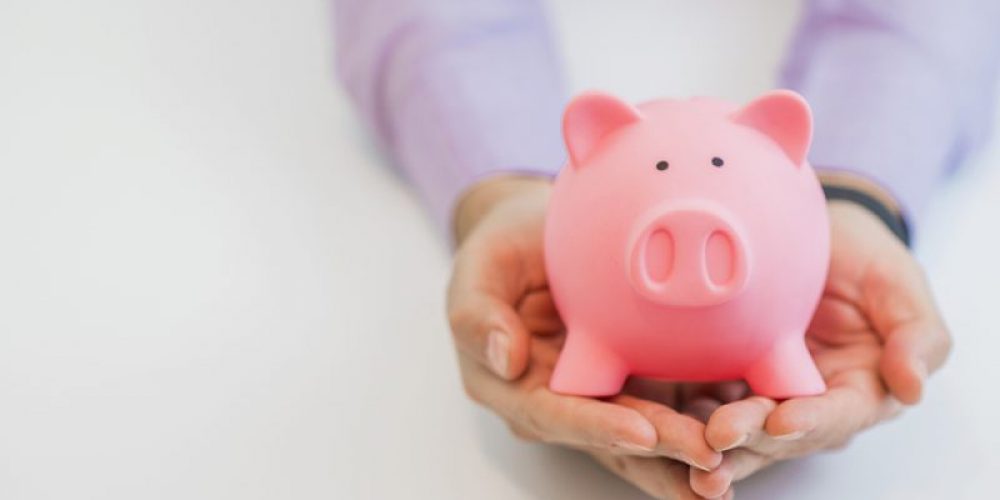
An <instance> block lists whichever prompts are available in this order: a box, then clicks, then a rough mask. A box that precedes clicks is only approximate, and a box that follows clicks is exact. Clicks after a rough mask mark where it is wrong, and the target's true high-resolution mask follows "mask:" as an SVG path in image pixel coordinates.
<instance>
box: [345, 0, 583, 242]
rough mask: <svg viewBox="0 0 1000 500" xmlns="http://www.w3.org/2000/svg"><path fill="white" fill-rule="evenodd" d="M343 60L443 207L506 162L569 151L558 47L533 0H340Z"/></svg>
mask: <svg viewBox="0 0 1000 500" xmlns="http://www.w3.org/2000/svg"><path fill="white" fill-rule="evenodd" d="M335 7H336V15H337V22H338V24H337V51H338V69H339V73H340V75H341V78H342V79H343V81H344V83H345V85H346V87H347V89H348V92H349V93H350V95H351V97H352V99H353V100H354V102H355V104H356V105H357V107H358V109H359V110H360V112H361V114H362V115H363V118H364V119H365V120H366V121H367V122H368V123H369V124H370V125H371V126H372V128H373V129H374V131H375V133H376V135H377V137H378V139H379V142H380V143H381V146H382V147H383V148H385V149H386V150H387V151H388V152H389V153H390V155H391V160H392V162H393V163H394V164H395V165H396V166H397V167H398V168H400V169H401V170H402V171H403V173H404V174H405V175H406V177H407V178H408V179H409V180H410V181H411V182H412V183H413V184H414V186H415V187H416V188H417V190H418V191H419V192H420V194H421V196H422V198H423V199H424V201H425V202H426V203H427V205H428V206H429V208H430V209H431V211H432V213H433V215H434V217H435V219H436V220H437V221H438V222H439V223H440V224H441V225H442V226H443V227H446V228H447V227H450V225H451V222H452V215H451V214H452V211H453V209H454V206H455V204H456V203H457V200H458V199H459V198H460V196H461V195H462V193H463V192H464V191H465V190H466V189H467V188H468V187H469V186H471V185H472V184H473V183H474V182H476V181H477V180H479V179H481V178H484V177H487V176H489V175H490V174H493V173H496V172H502V171H519V172H529V173H541V174H553V173H554V172H555V171H556V170H557V169H558V167H559V166H560V164H561V162H562V160H563V153H562V149H561V144H562V143H561V140H560V138H559V120H560V113H561V108H562V105H563V103H564V100H565V99H564V95H563V90H562V82H561V75H560V71H559V69H558V59H557V57H556V55H555V50H554V47H553V44H552V43H551V40H550V38H549V33H548V28H547V26H546V20H545V16H544V13H543V12H542V10H541V6H540V5H539V4H538V2H536V1H533V0H519V1H508V0H495V1H494V0H491V1H483V2H478V1H477V2H465V1H461V0H447V1H438V2H426V1H417V0H353V1H352V0H336V1H335Z"/></svg>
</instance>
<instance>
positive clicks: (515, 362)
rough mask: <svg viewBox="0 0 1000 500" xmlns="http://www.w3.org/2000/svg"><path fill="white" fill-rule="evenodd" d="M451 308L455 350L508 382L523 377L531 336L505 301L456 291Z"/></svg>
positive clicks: (450, 317)
mask: <svg viewBox="0 0 1000 500" xmlns="http://www.w3.org/2000/svg"><path fill="white" fill-rule="evenodd" d="M452 295H453V296H454V297H455V299H454V300H453V301H450V304H449V306H448V320H449V322H450V323H451V331H452V336H453V337H454V339H455V347H456V348H457V349H458V350H459V352H461V353H462V354H464V355H465V356H468V357H470V358H472V359H474V360H476V361H477V362H478V363H480V364H482V365H484V366H486V367H487V368H489V369H490V371H492V372H493V373H495V374H496V375H497V376H499V377H500V378H503V379H505V380H513V379H516V378H518V377H520V376H521V374H522V373H523V372H524V370H525V368H526V367H527V365H528V350H529V349H530V342H531V337H530V335H529V333H528V331H527V330H526V329H525V327H524V325H523V324H522V322H521V319H520V317H518V315H517V313H516V312H514V309H513V307H512V306H511V305H510V304H507V303H505V302H504V301H502V300H500V299H498V298H495V297H491V296H489V295H487V294H484V293H482V292H476V291H468V292H463V291H454V292H453V294H452Z"/></svg>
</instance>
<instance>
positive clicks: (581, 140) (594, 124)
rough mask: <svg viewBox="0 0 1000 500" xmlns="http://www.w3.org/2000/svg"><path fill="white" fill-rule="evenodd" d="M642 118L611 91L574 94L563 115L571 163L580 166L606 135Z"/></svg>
mask: <svg viewBox="0 0 1000 500" xmlns="http://www.w3.org/2000/svg"><path fill="white" fill-rule="evenodd" d="M640 119H642V118H641V117H640V116H639V110H637V109H635V108H634V107H633V106H632V105H630V104H628V103H625V102H623V101H621V100H619V99H618V98H617V97H614V96H611V95H609V94H604V93H601V92H586V93H584V94H580V95H579V96H577V97H575V98H574V99H573V100H572V101H571V102H570V103H569V106H567V107H566V113H565V114H563V138H564V139H565V140H566V149H567V150H568V151H569V159H570V163H571V164H572V165H573V166H575V167H579V166H580V165H582V164H583V162H584V161H586V160H587V158H589V157H590V155H591V154H593V152H594V150H595V149H596V148H597V146H598V144H600V143H601V140H602V139H603V138H604V137H606V136H607V135H608V134H610V133H611V132H613V131H615V130H617V129H619V128H621V127H623V126H625V125H628V124H630V123H635V122H637V121H639V120H640Z"/></svg>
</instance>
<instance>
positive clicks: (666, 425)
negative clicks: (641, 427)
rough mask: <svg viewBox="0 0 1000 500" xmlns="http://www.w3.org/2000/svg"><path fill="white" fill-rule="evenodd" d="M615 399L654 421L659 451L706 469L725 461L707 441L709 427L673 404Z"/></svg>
mask: <svg viewBox="0 0 1000 500" xmlns="http://www.w3.org/2000/svg"><path fill="white" fill-rule="evenodd" d="M612 401H613V402H615V403H618V404H620V405H623V406H625V407H627V408H632V409H634V410H635V411H637V412H639V414H640V415H642V416H643V417H645V418H646V420H648V421H649V422H651V423H652V424H653V427H655V429H656V434H657V436H658V439H657V444H656V452H657V453H659V454H661V455H663V456H666V457H670V458H673V459H675V460H678V461H681V462H684V463H686V464H688V465H691V466H693V467H697V468H700V469H706V470H707V469H713V468H715V467H717V466H718V465H719V462H721V461H722V454H721V453H719V452H717V451H715V450H713V449H712V448H711V447H709V446H708V443H706V442H705V426H704V425H703V424H702V423H701V422H699V421H698V420H696V419H694V418H692V417H690V416H688V415H682V414H680V413H677V412H676V411H674V410H673V409H671V408H670V407H667V406H664V405H661V404H658V403H654V402H652V401H646V400H643V399H639V398H635V397H632V396H628V395H620V396H616V397H615V398H614V399H613V400H612Z"/></svg>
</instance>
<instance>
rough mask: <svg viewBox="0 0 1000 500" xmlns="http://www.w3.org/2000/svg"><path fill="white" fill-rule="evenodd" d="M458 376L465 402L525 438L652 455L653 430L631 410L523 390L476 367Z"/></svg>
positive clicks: (545, 390)
mask: <svg viewBox="0 0 1000 500" xmlns="http://www.w3.org/2000/svg"><path fill="white" fill-rule="evenodd" d="M460 362H463V363H473V362H472V361H460ZM463 371H465V377H464V380H465V383H466V390H467V391H468V392H469V395H470V397H472V399H474V400H476V401H478V402H480V403H482V404H484V405H486V406H488V407H490V408H492V409H493V410H494V411H496V412H497V413H499V414H500V415H501V416H502V417H503V418H504V419H506V420H507V421H508V422H510V423H511V425H516V426H517V428H518V429H520V430H521V431H522V433H523V434H525V435H531V436H535V437H537V439H539V440H541V441H545V442H549V443H557V444H563V445H567V446H573V447H577V448H600V449H607V450H611V451H615V452H616V453H632V454H641V455H653V454H655V453H654V449H655V447H656V442H657V434H656V428H654V427H653V425H652V424H651V423H650V422H649V421H648V420H647V419H646V418H645V417H643V416H642V415H641V414H640V413H639V412H637V411H636V410H634V409H631V408H626V407H624V406H621V405H617V404H614V403H609V402H605V401H600V400H596V399H590V398H581V397H575V396H564V395H560V394H555V393H553V392H551V391H549V390H548V388H547V387H544V386H540V387H535V388H532V389H525V388H524V387H523V386H521V385H519V384H511V383H507V382H504V381H502V380H500V379H497V378H496V377H494V376H492V375H491V374H490V373H489V372H488V371H486V370H485V369H484V368H481V367H479V366H465V367H463Z"/></svg>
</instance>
